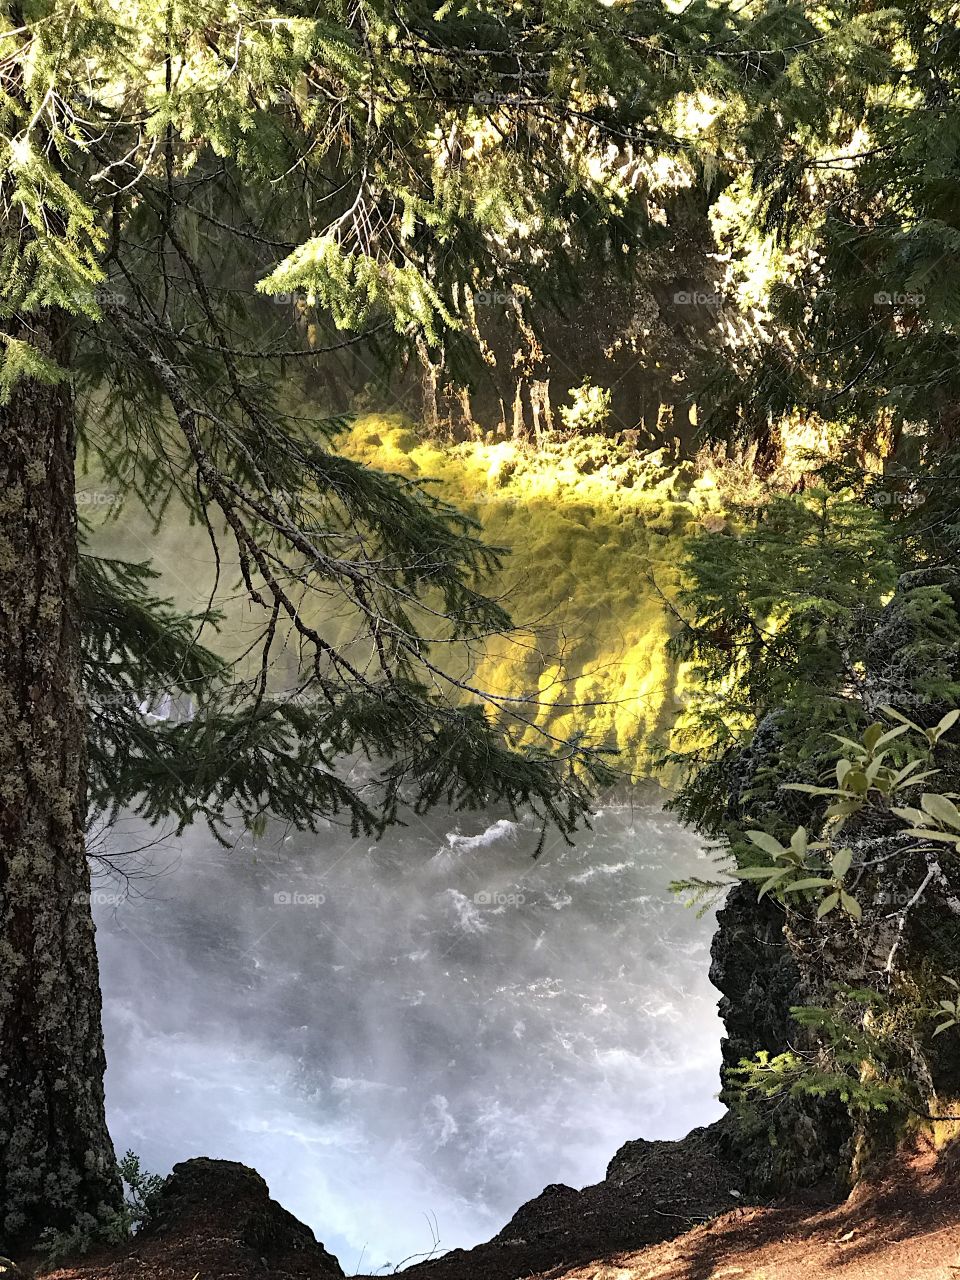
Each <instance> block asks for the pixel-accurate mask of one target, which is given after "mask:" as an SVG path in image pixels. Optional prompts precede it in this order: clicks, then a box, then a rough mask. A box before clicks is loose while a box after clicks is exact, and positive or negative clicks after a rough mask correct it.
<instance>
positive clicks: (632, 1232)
mask: <svg viewBox="0 0 960 1280" xmlns="http://www.w3.org/2000/svg"><path fill="white" fill-rule="evenodd" d="M728 1151H729V1142H728V1138H727V1134H726V1122H725V1121H720V1122H719V1123H718V1124H715V1125H711V1126H710V1127H709V1128H706V1129H694V1130H693V1132H692V1133H690V1134H688V1135H687V1137H686V1138H681V1139H680V1140H678V1141H676V1142H645V1141H643V1140H642V1139H641V1140H638V1141H635V1142H628V1143H627V1144H626V1145H625V1146H623V1147H621V1149H620V1150H619V1151H618V1152H617V1154H616V1155H615V1156H614V1157H613V1160H612V1161H611V1162H610V1166H609V1168H608V1170H607V1176H606V1178H605V1179H604V1180H603V1182H598V1183H596V1184H595V1185H594V1186H591V1187H584V1188H583V1190H582V1191H576V1190H574V1188H573V1187H568V1186H564V1185H563V1184H562V1183H554V1184H552V1185H551V1186H548V1187H546V1188H545V1189H544V1190H543V1191H542V1192H541V1193H540V1195H538V1196H536V1197H535V1198H534V1199H533V1200H528V1201H527V1203H526V1204H525V1205H523V1206H521V1208H519V1209H518V1210H517V1212H516V1213H515V1214H514V1215H513V1217H512V1218H511V1219H510V1221H509V1222H508V1223H507V1225H506V1226H505V1227H504V1228H503V1230H502V1231H500V1232H499V1233H498V1234H497V1235H496V1236H494V1238H493V1239H492V1240H490V1241H489V1242H488V1243H486V1244H482V1245H478V1246H477V1247H476V1248H475V1249H469V1250H464V1249H454V1250H453V1251H452V1252H450V1253H447V1254H444V1256H443V1257H442V1258H437V1259H436V1260H434V1261H430V1262H423V1263H419V1264H418V1265H416V1266H414V1267H410V1268H408V1269H407V1270H406V1271H405V1272H404V1275H405V1276H411V1275H416V1276H418V1277H419V1280H515V1277H517V1276H524V1275H531V1274H535V1273H539V1272H543V1271H548V1270H550V1269H551V1268H553V1267H558V1266H572V1265H575V1264H577V1263H581V1262H587V1261H593V1260H597V1259H600V1258H603V1257H607V1256H609V1255H612V1254H615V1253H618V1252H620V1251H623V1250H627V1249H636V1248H640V1247H642V1246H643V1245H648V1244H654V1243H657V1242H659V1241H661V1240H669V1239H672V1238H673V1237H674V1236H676V1235H679V1234H680V1233H681V1232H683V1231H686V1230H687V1229H688V1228H689V1227H691V1226H693V1225H695V1224H697V1223H699V1222H703V1221H705V1220H706V1219H708V1218H710V1217H713V1216H714V1215H715V1214H718V1213H723V1212H724V1211H726V1210H728V1209H730V1208H731V1207H733V1206H735V1205H737V1204H742V1203H743V1202H744V1199H743V1197H742V1193H741V1185H740V1184H741V1181H742V1179H741V1175H740V1171H739V1170H738V1168H737V1167H736V1165H735V1164H734V1163H733V1162H732V1161H731V1159H730V1158H729V1155H728V1154H727V1153H728Z"/></svg>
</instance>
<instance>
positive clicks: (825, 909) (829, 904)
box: [817, 892, 840, 920]
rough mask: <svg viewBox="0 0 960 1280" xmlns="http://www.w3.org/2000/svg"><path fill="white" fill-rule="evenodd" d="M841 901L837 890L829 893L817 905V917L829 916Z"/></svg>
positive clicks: (819, 918) (820, 918)
mask: <svg viewBox="0 0 960 1280" xmlns="http://www.w3.org/2000/svg"><path fill="white" fill-rule="evenodd" d="M839 901H840V894H839V893H837V892H834V893H828V894H827V896H826V897H825V898H824V900H823V901H822V902H821V903H820V905H819V907H817V919H818V920H822V919H823V917H824V916H828V915H829V914H830V912H831V911H832V910H833V909H834V907H835V906H836V905H837V903H838V902H839Z"/></svg>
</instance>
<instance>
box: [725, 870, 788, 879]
mask: <svg viewBox="0 0 960 1280" xmlns="http://www.w3.org/2000/svg"><path fill="white" fill-rule="evenodd" d="M772 871H773V868H772V867H736V868H734V869H733V870H732V871H731V872H730V874H731V875H732V876H736V877H737V879H738V880H765V879H766V878H767V877H768V876H769V875H770V873H771V872H772ZM781 874H782V875H786V868H784V870H783V872H782V873H781Z"/></svg>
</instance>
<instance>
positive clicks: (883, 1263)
mask: <svg viewBox="0 0 960 1280" xmlns="http://www.w3.org/2000/svg"><path fill="white" fill-rule="evenodd" d="M958 1173H960V1168H958V1162H956V1161H942V1162H940V1163H939V1164H938V1162H937V1161H936V1158H935V1156H934V1154H933V1152H932V1151H931V1150H930V1149H929V1148H926V1149H923V1148H920V1149H917V1150H916V1151H914V1152H912V1153H910V1154H909V1155H906V1156H903V1157H901V1158H900V1159H899V1160H897V1161H894V1162H892V1163H891V1164H890V1166H889V1167H888V1169H887V1171H886V1173H885V1174H884V1175H883V1176H882V1177H881V1178H879V1179H877V1180H876V1181H875V1182H872V1183H870V1184H866V1185H862V1186H861V1187H860V1188H858V1189H857V1190H856V1191H855V1192H854V1194H853V1195H852V1196H851V1197H850V1199H849V1200H847V1201H845V1202H844V1203H842V1204H839V1205H835V1206H833V1207H830V1208H823V1209H820V1210H817V1211H814V1212H810V1211H809V1210H807V1211H805V1210H803V1209H785V1208H769V1209H763V1208H746V1209H738V1210H734V1211H733V1212H732V1213H728V1214H725V1215H724V1216H723V1217H721V1218H718V1219H716V1220H714V1221H713V1222H710V1223H708V1224H706V1225H704V1226H701V1227H697V1228H695V1229H694V1230H692V1231H689V1232H687V1233H685V1234H684V1235H682V1236H679V1237H678V1238H677V1239H675V1240H671V1241H669V1242H667V1243H664V1244H659V1245H655V1246H653V1247H651V1248H646V1249H641V1250H637V1251H634V1252H629V1253H621V1254H618V1255H616V1256H611V1257H607V1258H605V1259H603V1260H600V1261H595V1262H591V1263H588V1264H586V1265H583V1266H579V1267H575V1268H572V1269H560V1270H554V1271H552V1272H547V1273H543V1275H544V1276H546V1275H549V1276H550V1277H551V1280H561V1277H562V1280H960V1184H958ZM468 1274H469V1273H468V1272H464V1277H465V1278H466V1276H467V1275H468Z"/></svg>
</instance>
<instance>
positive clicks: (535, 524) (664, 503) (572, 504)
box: [338, 416, 720, 775]
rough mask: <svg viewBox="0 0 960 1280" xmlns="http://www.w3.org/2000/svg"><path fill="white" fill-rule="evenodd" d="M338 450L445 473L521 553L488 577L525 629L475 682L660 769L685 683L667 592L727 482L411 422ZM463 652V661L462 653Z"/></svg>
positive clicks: (586, 449) (597, 452)
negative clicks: (437, 437) (659, 749)
mask: <svg viewBox="0 0 960 1280" xmlns="http://www.w3.org/2000/svg"><path fill="white" fill-rule="evenodd" d="M338 448H340V449H342V451H343V452H344V453H345V454H347V455H348V456H350V457H352V458H355V459H357V460H358V461H362V462H364V463H366V464H367V465H370V466H374V467H378V468H380V469H382V470H384V471H394V472H399V473H401V474H403V475H409V476H417V477H420V478H426V477H430V478H432V479H436V480H437V481H438V482H439V486H438V492H439V493H440V494H441V496H443V497H445V498H446V499H448V500H449V501H451V502H453V503H455V504H456V505H457V506H459V507H461V508H462V509H463V510H465V511H467V512H468V513H469V514H471V515H473V516H474V517H475V518H476V519H478V520H479V521H480V523H481V524H482V526H483V532H484V537H485V538H486V540H487V541H488V542H489V543H491V544H493V545H498V546H507V547H509V548H511V553H510V554H509V555H508V556H507V557H506V559H505V562H504V565H503V568H502V569H501V571H500V572H499V573H498V574H495V575H494V576H493V577H492V578H490V579H487V580H486V581H485V582H484V584H483V585H484V590H485V591H486V592H487V593H488V594H491V595H494V596H497V597H501V596H503V597H505V598H506V599H505V602H506V604H507V607H508V608H509V609H510V612H511V613H512V615H513V618H514V621H515V622H516V623H517V624H518V625H519V626H520V627H521V632H520V633H519V634H518V635H514V636H511V637H506V638H502V639H497V640H495V641H493V642H492V643H491V644H490V645H489V646H488V649H487V652H486V653H485V655H484V656H483V657H482V658H481V659H479V661H478V662H477V663H476V665H475V668H474V671H473V676H474V679H475V680H476V681H477V682H478V683H479V684H480V685H482V686H483V687H484V688H485V689H488V690H490V691H491V692H494V693H498V694H501V695H509V696H516V697H520V696H523V695H531V694H538V695H539V706H538V707H537V708H536V709H535V711H534V718H535V720H536V722H537V724H538V725H539V726H540V727H541V728H543V729H546V730H547V732H548V733H551V734H554V735H555V736H557V737H567V736H569V735H570V734H571V733H572V732H574V731H576V730H582V731H584V732H585V733H587V734H588V735H589V737H590V738H591V739H592V740H593V741H596V742H600V743H603V744H605V745H607V746H611V747H616V748H617V749H618V750H619V751H620V752H621V762H620V763H621V765H622V767H623V769H624V770H625V771H627V772H630V773H633V774H635V775H648V774H649V773H650V763H649V757H650V749H651V747H652V745H653V742H654V739H655V738H657V737H658V736H659V735H660V734H662V733H663V732H664V731H665V730H666V729H667V727H668V726H669V724H670V723H671V722H672V720H673V717H674V715H675V713H676V710H677V709H678V706H679V695H680V693H681V691H682V683H683V679H682V672H678V671H677V670H676V668H675V666H674V664H673V663H671V661H670V660H669V658H668V656H667V653H666V642H667V639H668V637H669V632H670V621H669V614H668V611H667V610H666V609H665V608H664V604H663V599H662V597H661V595H660V594H659V593H660V592H663V593H664V594H666V595H667V596H670V595H671V594H672V593H673V591H675V589H676V587H677V585H678V584H679V580H680V578H679V572H678V566H679V563H680V559H681V556H682V553H683V542H684V538H685V536H686V534H687V533H688V532H692V531H693V529H694V527H695V526H696V525H697V523H698V522H699V521H701V520H703V521H706V522H707V523H710V522H711V521H715V520H716V519H717V517H718V515H719V509H720V496H719V494H718V491H717V489H716V486H715V485H711V484H710V483H709V482H706V483H705V482H704V481H703V480H702V479H699V480H698V478H697V477H696V475H695V474H694V472H693V469H692V468H691V467H690V466H689V464H682V465H681V466H680V467H677V466H675V465H671V464H670V463H669V462H668V461H667V460H665V459H664V458H663V456H662V455H661V454H658V453H656V454H648V455H645V456H641V457H630V456H629V455H628V454H627V453H626V452H625V451H618V450H617V449H616V448H615V447H613V446H611V445H610V444H609V442H606V441H603V440H597V439H592V440H591V439H583V440H579V441H575V442H574V443H573V445H572V447H571V444H570V442H563V443H562V444H560V443H558V444H557V445H555V446H550V445H547V446H540V447H538V448H537V449H536V450H534V449H528V448H526V447H524V446H523V445H519V444H515V443H512V442H507V441H497V442H493V443H482V442H469V443H464V444H457V445H449V446H442V445H439V444H437V443H435V442H433V441H430V440H427V439H424V438H421V437H420V436H418V435H417V434H416V432H415V431H414V430H412V429H411V427H410V424H409V423H408V422H406V421H404V420H403V419H401V418H399V417H383V416H370V417H365V418H362V419H359V420H358V421H357V422H355V423H354V424H353V426H352V428H351V429H350V430H349V431H347V432H345V433H344V434H343V435H342V436H341V437H340V439H339V440H338ZM456 661H457V662H458V663H459V667H458V670H462V655H457V659H456ZM571 704H573V705H571Z"/></svg>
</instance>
